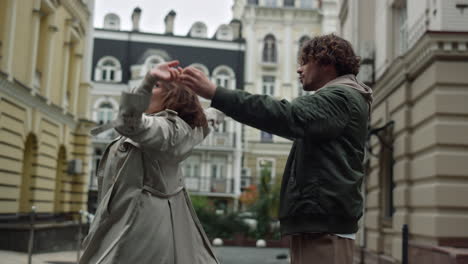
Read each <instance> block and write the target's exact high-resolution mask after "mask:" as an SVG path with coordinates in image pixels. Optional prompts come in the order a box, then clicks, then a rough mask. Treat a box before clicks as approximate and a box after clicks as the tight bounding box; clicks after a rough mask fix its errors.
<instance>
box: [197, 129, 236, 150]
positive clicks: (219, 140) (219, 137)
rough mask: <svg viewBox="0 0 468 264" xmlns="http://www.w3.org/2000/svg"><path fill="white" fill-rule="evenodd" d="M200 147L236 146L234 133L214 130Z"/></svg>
mask: <svg viewBox="0 0 468 264" xmlns="http://www.w3.org/2000/svg"><path fill="white" fill-rule="evenodd" d="M200 147H210V148H211V147H212V148H234V147H235V144H234V133H230V132H216V131H213V132H211V133H210V134H208V136H207V137H206V138H205V140H204V141H203V142H202V143H201V144H200Z"/></svg>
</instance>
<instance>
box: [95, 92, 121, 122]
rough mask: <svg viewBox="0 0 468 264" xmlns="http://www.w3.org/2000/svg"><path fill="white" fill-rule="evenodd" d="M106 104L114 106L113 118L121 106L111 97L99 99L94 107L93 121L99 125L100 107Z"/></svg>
mask: <svg viewBox="0 0 468 264" xmlns="http://www.w3.org/2000/svg"><path fill="white" fill-rule="evenodd" d="M104 103H109V104H111V105H112V109H113V111H114V112H113V116H115V114H116V113H117V110H118V109H119V104H118V103H117V101H116V100H115V99H114V98H111V97H102V98H99V99H98V100H96V101H95V102H94V105H93V120H94V121H96V122H97V123H99V120H98V117H99V116H98V115H99V111H100V106H101V105H102V104H104ZM111 121H112V120H111Z"/></svg>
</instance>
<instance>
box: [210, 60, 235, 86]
mask: <svg viewBox="0 0 468 264" xmlns="http://www.w3.org/2000/svg"><path fill="white" fill-rule="evenodd" d="M213 80H214V82H215V84H216V85H217V86H221V87H224V88H227V89H235V83H234V81H235V73H234V71H233V70H232V69H231V68H230V67H228V66H224V65H223V66H218V67H216V68H215V69H214V70H213Z"/></svg>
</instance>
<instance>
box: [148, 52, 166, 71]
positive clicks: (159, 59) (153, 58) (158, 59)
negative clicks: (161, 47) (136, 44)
mask: <svg viewBox="0 0 468 264" xmlns="http://www.w3.org/2000/svg"><path fill="white" fill-rule="evenodd" d="M162 62H164V59H163V58H162V57H161V56H158V55H153V56H150V57H148V58H147V59H146V60H145V68H146V71H145V74H146V72H147V71H149V70H151V69H152V68H154V66H156V65H157V64H159V63H162Z"/></svg>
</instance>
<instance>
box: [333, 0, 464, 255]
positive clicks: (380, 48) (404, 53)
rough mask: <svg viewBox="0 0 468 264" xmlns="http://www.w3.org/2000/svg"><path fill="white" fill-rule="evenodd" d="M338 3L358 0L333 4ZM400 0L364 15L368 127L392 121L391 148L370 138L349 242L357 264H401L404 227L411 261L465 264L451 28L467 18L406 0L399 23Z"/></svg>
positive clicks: (455, 45)
mask: <svg viewBox="0 0 468 264" xmlns="http://www.w3.org/2000/svg"><path fill="white" fill-rule="evenodd" d="M346 2H348V4H349V5H352V4H355V3H353V2H356V1H340V5H342V4H343V3H346ZM404 2H405V1H376V3H375V4H376V5H375V8H376V10H375V12H369V13H368V14H375V16H374V18H372V17H368V18H365V19H375V21H376V22H375V38H374V39H373V42H374V45H373V46H374V47H375V50H370V51H366V52H375V57H374V63H375V72H374V73H375V74H376V80H375V83H374V85H373V90H374V104H373V112H372V118H371V120H372V121H371V127H372V128H378V127H382V126H383V125H385V124H388V122H390V121H393V122H394V125H393V127H392V126H390V127H389V130H387V131H389V134H387V135H390V137H389V138H387V139H386V140H387V144H389V146H392V147H393V148H392V149H390V148H387V152H385V151H383V150H384V149H385V147H384V146H383V144H382V142H381V141H379V140H378V139H377V137H376V136H371V141H370V146H371V147H372V152H373V153H375V154H377V156H376V157H371V158H370V163H369V169H368V174H367V179H366V183H365V191H364V194H365V200H366V208H365V212H364V217H363V219H362V220H361V229H360V232H359V234H358V239H357V240H356V244H357V245H359V246H361V247H363V248H364V253H365V254H363V256H364V259H363V261H364V262H360V263H401V261H402V227H403V225H405V224H406V225H408V228H409V239H410V244H409V263H463V261H464V260H465V259H466V258H467V255H468V254H467V253H468V250H467V248H468V230H467V225H466V223H467V222H468V206H467V204H466V202H465V201H466V200H467V199H468V167H466V165H465V164H464V163H466V162H464V161H466V160H468V159H467V158H468V148H467V144H468V136H467V135H468V133H467V132H468V126H467V124H468V119H467V113H468V108H467V104H466V102H465V100H466V97H467V95H468V79H467V77H466V74H464V72H466V71H467V70H468V63H466V59H467V57H468V48H467V47H468V44H467V41H468V32H454V31H457V30H459V28H458V25H459V24H458V23H462V22H463V21H465V19H466V15H465V17H463V16H461V15H460V10H457V8H456V7H455V5H454V4H453V3H452V4H451V3H449V2H447V1H427V2H424V3H419V2H418V5H417V4H416V3H415V2H417V1H407V6H406V9H407V11H406V12H407V13H406V15H407V20H406V26H405V27H403V28H402V27H401V24H398V23H396V22H398V20H397V19H398V15H399V13H398V9H400V8H401V5H400V4H401V3H404ZM420 4H423V6H422V7H421V5H420ZM341 7H342V6H341ZM348 14H349V13H348ZM362 14H363V15H365V14H366V13H364V12H362ZM443 14H450V15H448V16H444V15H443ZM340 19H342V21H341V22H340V24H342V25H347V24H353V23H358V28H361V24H360V23H362V21H363V17H362V16H361V17H359V19H358V18H357V17H355V16H348V17H344V16H340ZM442 25H451V26H449V27H446V28H444V27H443V26H442ZM401 29H403V32H405V30H406V32H407V33H406V34H407V36H406V37H404V36H403V38H402V35H400V32H402V31H401ZM342 34H343V36H345V37H346V36H347V35H346V32H342ZM402 42H403V44H404V45H403V47H404V48H403V49H400V48H401V43H402ZM358 43H359V41H358ZM360 45H362V42H361V44H360ZM382 135H383V134H381V136H382ZM388 151H390V152H388ZM389 153H391V154H390V155H389ZM392 159H393V161H392ZM388 209H390V210H388ZM389 212H392V213H389ZM358 256H359V257H358V259H359V261H361V259H360V256H361V255H360V254H359V255H358Z"/></svg>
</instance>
